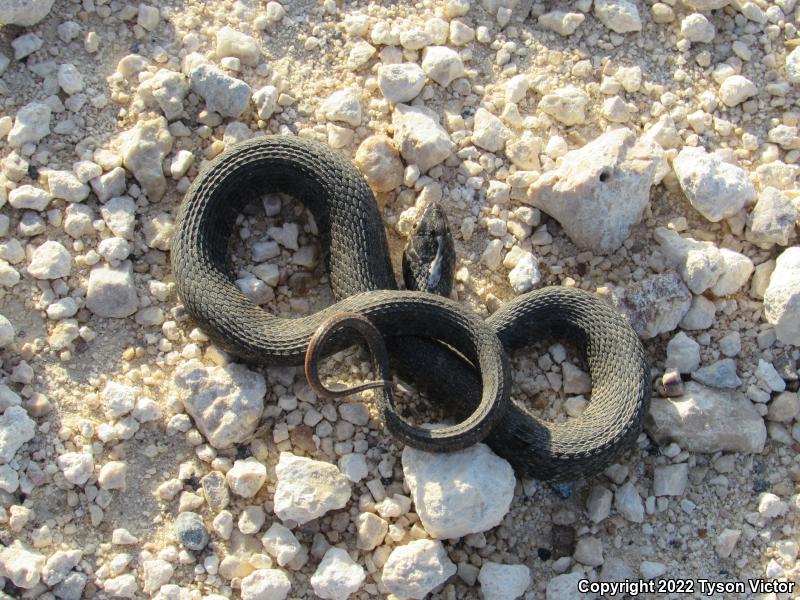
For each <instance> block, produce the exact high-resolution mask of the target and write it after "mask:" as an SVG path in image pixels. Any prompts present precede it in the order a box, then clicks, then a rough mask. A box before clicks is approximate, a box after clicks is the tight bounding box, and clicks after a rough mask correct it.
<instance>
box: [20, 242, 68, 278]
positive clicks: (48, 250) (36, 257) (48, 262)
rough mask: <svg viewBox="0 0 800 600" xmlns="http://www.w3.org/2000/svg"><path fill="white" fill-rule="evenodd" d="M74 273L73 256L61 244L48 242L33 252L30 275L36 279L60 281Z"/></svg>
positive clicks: (29, 269)
mask: <svg viewBox="0 0 800 600" xmlns="http://www.w3.org/2000/svg"><path fill="white" fill-rule="evenodd" d="M71 272H72V255H71V254H70V253H69V250H67V249H66V248H64V246H62V245H61V244H60V243H58V242H54V241H52V240H48V241H46V242H45V243H44V244H42V245H41V246H38V247H37V248H36V250H34V251H33V255H32V256H31V262H30V263H29V264H28V273H29V274H30V275H32V276H33V277H35V278H36V279H60V278H62V277H67V276H68V275H69V274H70V273H71Z"/></svg>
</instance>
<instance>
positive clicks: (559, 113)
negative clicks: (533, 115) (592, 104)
mask: <svg viewBox="0 0 800 600" xmlns="http://www.w3.org/2000/svg"><path fill="white" fill-rule="evenodd" d="M588 103H589V96H588V94H586V92H584V91H583V90H582V89H580V88H577V87H575V86H574V85H568V86H566V87H562V88H558V89H557V90H555V91H554V92H552V93H550V94H545V95H544V96H542V99H541V100H540V101H539V110H541V111H543V112H545V113H547V114H548V115H550V116H551V117H553V118H554V119H556V120H558V121H560V122H562V123H563V124H564V125H580V124H581V123H583V122H584V121H585V120H586V115H585V114H584V110H585V108H586V105H587V104H588Z"/></svg>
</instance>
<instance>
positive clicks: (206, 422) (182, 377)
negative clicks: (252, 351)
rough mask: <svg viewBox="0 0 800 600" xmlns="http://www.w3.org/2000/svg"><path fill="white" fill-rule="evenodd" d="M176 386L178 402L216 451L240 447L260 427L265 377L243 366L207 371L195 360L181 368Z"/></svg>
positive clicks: (177, 370)
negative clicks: (180, 402) (234, 446)
mask: <svg viewBox="0 0 800 600" xmlns="http://www.w3.org/2000/svg"><path fill="white" fill-rule="evenodd" d="M173 384H174V390H175V393H176V396H177V398H178V399H179V400H180V401H182V402H183V406H184V408H185V409H186V412H187V413H189V415H190V416H191V417H192V418H193V419H194V422H195V424H196V425H197V428H198V429H199V430H200V431H201V432H202V433H203V435H204V436H205V437H206V439H207V440H208V442H209V444H211V445H212V446H213V447H214V448H217V449H219V450H222V449H225V448H230V447H231V446H233V445H234V444H239V443H241V442H243V441H245V440H247V439H249V437H250V436H251V435H252V433H253V432H254V431H255V428H256V427H257V426H258V421H259V419H260V418H261V412H262V411H263V409H264V396H265V395H266V393H267V386H266V382H265V381H264V376H263V375H261V374H260V373H256V372H254V371H251V370H250V369H248V368H247V367H245V366H244V365H240V364H228V365H225V366H221V367H205V366H204V365H203V363H202V362H200V361H199V360H197V359H193V360H190V361H187V362H185V363H183V364H181V365H179V366H178V368H177V369H176V370H175V373H174V376H173Z"/></svg>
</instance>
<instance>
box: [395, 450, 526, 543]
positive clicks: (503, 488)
mask: <svg viewBox="0 0 800 600" xmlns="http://www.w3.org/2000/svg"><path fill="white" fill-rule="evenodd" d="M402 461H403V475H404V477H405V481H406V483H407V484H408V487H409V488H410V490H411V497H412V498H413V500H414V506H415V507H416V510H417V514H418V515H419V518H420V521H421V522H422V525H423V527H425V530H426V531H427V532H428V533H430V534H431V536H432V537H434V538H439V539H455V538H460V537H463V536H465V535H467V534H470V533H478V532H481V531H486V530H488V529H491V528H492V527H496V526H497V525H499V524H500V522H501V521H502V520H503V517H504V516H505V515H506V513H508V511H509V508H510V506H511V500H512V498H513V496H514V485H515V484H516V479H515V478H514V471H513V469H512V468H511V465H509V464H508V462H506V461H505V460H503V459H502V458H500V457H499V456H497V455H496V454H495V453H494V452H492V451H491V450H490V449H489V447H488V446H487V445H486V444H475V445H474V446H471V447H470V448H467V449H465V450H461V451H459V452H448V453H431V452H424V451H421V450H416V449H414V448H412V447H410V446H406V447H405V448H404V449H403V455H402Z"/></svg>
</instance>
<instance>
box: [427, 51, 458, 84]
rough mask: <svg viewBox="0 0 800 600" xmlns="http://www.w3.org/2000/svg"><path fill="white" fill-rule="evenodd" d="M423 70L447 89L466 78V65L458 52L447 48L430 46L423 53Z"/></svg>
mask: <svg viewBox="0 0 800 600" xmlns="http://www.w3.org/2000/svg"><path fill="white" fill-rule="evenodd" d="M422 69H423V70H424V71H425V73H427V75H428V77H430V78H431V79H432V80H433V81H435V82H436V83H438V84H439V85H441V86H442V87H447V86H448V85H450V82H452V81H453V80H454V79H458V78H459V77H463V76H464V63H463V62H462V61H461V56H459V54H458V52H456V51H455V50H453V49H452V48H448V47H447V46H428V47H426V48H425V50H423V51H422Z"/></svg>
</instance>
